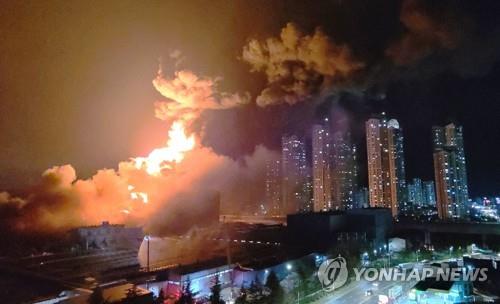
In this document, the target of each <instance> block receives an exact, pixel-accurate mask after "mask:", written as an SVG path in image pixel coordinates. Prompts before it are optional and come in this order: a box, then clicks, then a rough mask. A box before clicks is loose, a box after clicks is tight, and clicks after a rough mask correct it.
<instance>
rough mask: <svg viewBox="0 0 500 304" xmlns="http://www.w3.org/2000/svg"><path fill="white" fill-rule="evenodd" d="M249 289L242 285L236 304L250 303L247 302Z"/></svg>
mask: <svg viewBox="0 0 500 304" xmlns="http://www.w3.org/2000/svg"><path fill="white" fill-rule="evenodd" d="M247 293H248V291H247V289H246V288H245V286H243V285H241V289H240V295H239V296H238V297H237V298H236V301H235V302H234V303H235V304H246V303H248V301H247Z"/></svg>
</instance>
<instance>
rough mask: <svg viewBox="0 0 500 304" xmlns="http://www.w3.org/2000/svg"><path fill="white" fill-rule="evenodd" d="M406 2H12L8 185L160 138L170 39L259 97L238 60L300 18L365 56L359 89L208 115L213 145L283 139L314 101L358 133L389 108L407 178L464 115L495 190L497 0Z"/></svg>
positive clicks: (4, 135)
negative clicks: (160, 71) (434, 131)
mask: <svg viewBox="0 0 500 304" xmlns="http://www.w3.org/2000/svg"><path fill="white" fill-rule="evenodd" d="M406 2H412V3H413V2H414V3H413V6H411V9H410V10H409V11H408V15H407V17H408V19H403V18H402V16H403V15H402V11H403V7H404V5H405V4H404V3H403V2H401V1H386V0H384V1H382V0H375V1H374V0H366V1H342V0H337V1H233V0H231V1H162V2H148V3H146V2H144V1H43V2H42V1H2V3H0V5H1V7H2V9H1V10H0V41H1V43H0V129H1V132H0V188H2V189H19V188H23V187H25V186H26V185H30V184H33V183H34V182H35V181H36V180H37V179H38V177H39V176H40V174H41V172H43V171H44V170H45V169H46V168H49V167H51V166H54V165H60V164H66V163H71V164H73V166H74V167H75V168H76V169H77V172H78V173H79V176H80V177H83V178H86V177H89V176H91V175H92V174H93V172H94V171H95V170H97V169H99V168H103V167H109V168H114V167H116V165H117V163H118V162H119V161H120V160H125V159H127V158H129V157H130V156H135V155H140V154H145V153H147V152H148V151H149V150H150V149H151V148H153V147H157V146H160V145H161V144H162V143H163V142H164V141H165V137H166V130H167V126H165V125H164V124H162V122H161V121H159V120H158V119H155V118H154V115H153V105H152V104H153V101H154V100H155V99H158V98H159V95H158V94H157V93H156V92H155V90H154V88H153V87H152V85H151V80H152V78H153V77H154V76H155V73H156V70H157V66H158V58H159V57H163V58H165V57H167V56H168V54H169V52H171V51H172V50H174V49H178V50H180V51H182V53H183V54H184V55H185V56H186V58H187V59H186V62H185V64H186V66H187V67H188V68H190V69H192V70H193V71H195V72H197V73H201V74H206V75H218V76H222V77H223V78H224V81H223V83H222V84H221V85H222V87H223V89H225V90H228V91H249V92H251V93H252V96H256V95H257V94H258V93H259V92H260V90H262V88H263V87H264V86H265V85H266V79H265V77H264V76H263V75H262V74H259V73H250V71H249V66H248V64H246V63H245V62H242V60H241V59H239V58H240V57H241V53H242V48H243V46H244V45H245V44H246V42H247V41H248V39H249V38H258V39H264V38H267V37H270V36H278V35H279V32H280V29H281V28H283V27H284V26H285V25H286V24H287V22H294V23H296V24H297V25H298V26H300V27H301V28H302V29H303V31H304V32H306V33H309V32H311V31H313V30H314V28H315V27H317V26H321V27H322V28H323V30H324V32H325V33H326V34H327V35H328V36H329V37H330V38H331V39H332V40H334V41H335V42H336V43H340V44H345V45H347V46H348V47H349V48H350V49H351V51H352V53H353V55H354V56H355V57H356V58H357V59H359V60H362V61H363V62H364V63H365V68H364V69H363V71H361V72H360V73H359V74H358V75H356V78H355V79H353V80H352V83H353V84H354V85H353V87H354V89H352V90H350V91H348V92H343V91H342V90H341V91H342V92H340V93H335V98H333V97H331V96H324V95H323V96H322V97H315V98H312V99H314V103H312V102H310V101H305V102H303V103H300V104H298V105H297V106H288V105H281V106H271V107H267V108H260V107H258V106H256V105H255V104H250V105H247V106H245V107H243V108H238V109H232V110H225V111H219V112H217V113H208V114H207V115H206V116H207V117H206V118H205V119H206V123H207V131H208V133H207V137H206V139H205V141H206V143H207V144H208V145H210V146H213V147H214V149H215V150H216V151H218V152H220V153H224V154H227V155H231V156H234V157H238V156H240V155H242V154H244V153H248V152H250V151H252V150H253V148H254V147H255V145H256V144H259V143H263V144H265V145H266V146H268V147H271V148H277V147H278V146H279V138H280V136H281V134H282V133H284V132H294V133H301V132H302V133H306V134H307V131H306V130H307V129H308V127H309V124H310V122H311V119H303V117H304V116H303V115H304V113H311V114H310V117H312V119H314V118H318V117H321V116H324V115H326V114H327V112H328V111H329V110H332V109H333V110H334V111H339V110H342V111H344V113H345V114H344V115H345V116H346V117H348V118H349V121H350V124H351V126H352V128H353V132H354V133H355V136H356V137H357V138H358V142H360V143H361V144H362V140H361V138H362V130H363V121H364V119H366V117H368V116H369V115H370V113H371V112H373V111H379V110H385V111H387V112H388V113H389V114H390V116H391V117H394V118H397V119H398V120H399V121H400V124H401V125H402V127H403V128H404V130H405V132H404V135H405V152H406V163H407V175H408V178H413V177H422V178H424V179H430V178H432V176H433V171H432V147H431V142H430V129H431V126H432V125H433V124H444V123H446V122H449V121H456V122H458V123H459V124H462V125H463V126H464V131H465V135H464V136H465V150H466V155H467V166H468V175H469V182H470V189H471V194H472V195H481V194H498V190H499V186H500V160H499V159H500V158H499V157H498V155H499V153H498V151H499V150H500V140H499V139H500V136H499V134H500V108H499V104H500V86H499V83H500V62H499V60H498V59H499V58H498V54H500V21H499V18H498V16H499V15H500V5H499V4H498V2H497V1H476V0H470V1H429V2H425V1H406ZM415 7H416V8H415ZM422 16H424V17H422ZM421 18H424V19H423V20H424V21H428V20H430V21H429V22H422V19H421ZM404 20H409V22H410V23H411V24H413V25H415V27H412V26H411V25H408V24H405V22H404ZM412 29H416V30H415V31H416V33H417V34H414V35H413V36H412ZM429 32H431V33H433V34H429ZM398 42H401V45H402V46H403V47H404V48H403V51H404V52H403V51H402V52H401V53H398V54H402V53H404V54H405V55H406V57H402V58H399V59H395V58H394V57H391V56H389V55H388V54H389V53H390V52H389V53H388V50H389V49H390V48H391V46H392V45H394V44H397V43H398ZM408 58H410V59H408ZM398 60H399V62H398ZM166 69H167V70H168V69H169V67H168V66H167V68H166ZM170 71H171V67H170ZM311 104H314V106H312V105H311ZM306 116H307V115H306ZM221 134H223V135H224V136H222V137H221V136H220V135H221ZM221 138H222V139H221ZM364 157H365V156H364V155H362V159H364Z"/></svg>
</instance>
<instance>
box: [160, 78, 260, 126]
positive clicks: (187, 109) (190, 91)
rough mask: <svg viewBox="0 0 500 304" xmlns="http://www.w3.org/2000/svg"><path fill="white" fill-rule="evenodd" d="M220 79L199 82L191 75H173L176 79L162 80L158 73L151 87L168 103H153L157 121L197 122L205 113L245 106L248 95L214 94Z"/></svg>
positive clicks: (199, 79)
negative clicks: (178, 120) (179, 120)
mask: <svg viewBox="0 0 500 304" xmlns="http://www.w3.org/2000/svg"><path fill="white" fill-rule="evenodd" d="M219 81H220V78H202V77H198V76H197V75H195V74H194V73H193V72H191V71H187V70H183V71H179V72H175V77H174V78H171V79H168V78H165V77H164V75H163V73H162V71H161V69H160V72H159V73H158V76H157V77H156V78H155V79H154V80H153V85H154V87H155V88H156V90H157V91H158V92H160V94H161V95H163V96H164V97H166V98H167V100H162V101H157V102H156V103H155V114H156V117H157V118H159V119H162V120H172V119H175V120H177V119H182V120H184V121H186V122H193V121H194V120H196V119H197V118H198V117H199V116H200V114H201V112H203V111H204V110H208V109H210V110H220V109H229V108H232V107H237V106H240V105H243V104H246V103H248V102H249V101H250V95H249V94H248V93H245V94H243V95H240V94H230V93H225V92H222V93H220V92H218V91H217V83H218V82H219Z"/></svg>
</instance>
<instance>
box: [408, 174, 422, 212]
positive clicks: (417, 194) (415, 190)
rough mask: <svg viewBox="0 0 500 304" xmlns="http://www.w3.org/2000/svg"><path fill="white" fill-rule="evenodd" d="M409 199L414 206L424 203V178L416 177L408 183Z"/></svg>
mask: <svg viewBox="0 0 500 304" xmlns="http://www.w3.org/2000/svg"><path fill="white" fill-rule="evenodd" d="M408 201H409V202H411V204H412V206H413V207H416V206H422V205H423V203H424V193H423V187H422V180H421V179H420V178H414V179H413V181H412V182H411V183H409V184H408Z"/></svg>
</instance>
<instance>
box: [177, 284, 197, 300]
mask: <svg viewBox="0 0 500 304" xmlns="http://www.w3.org/2000/svg"><path fill="white" fill-rule="evenodd" d="M194 296H195V294H194V293H193V291H192V290H191V280H190V279H189V278H188V279H187V280H186V284H185V285H184V288H183V289H182V292H181V296H180V297H179V299H177V301H176V302H175V303H176V304H194Z"/></svg>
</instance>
